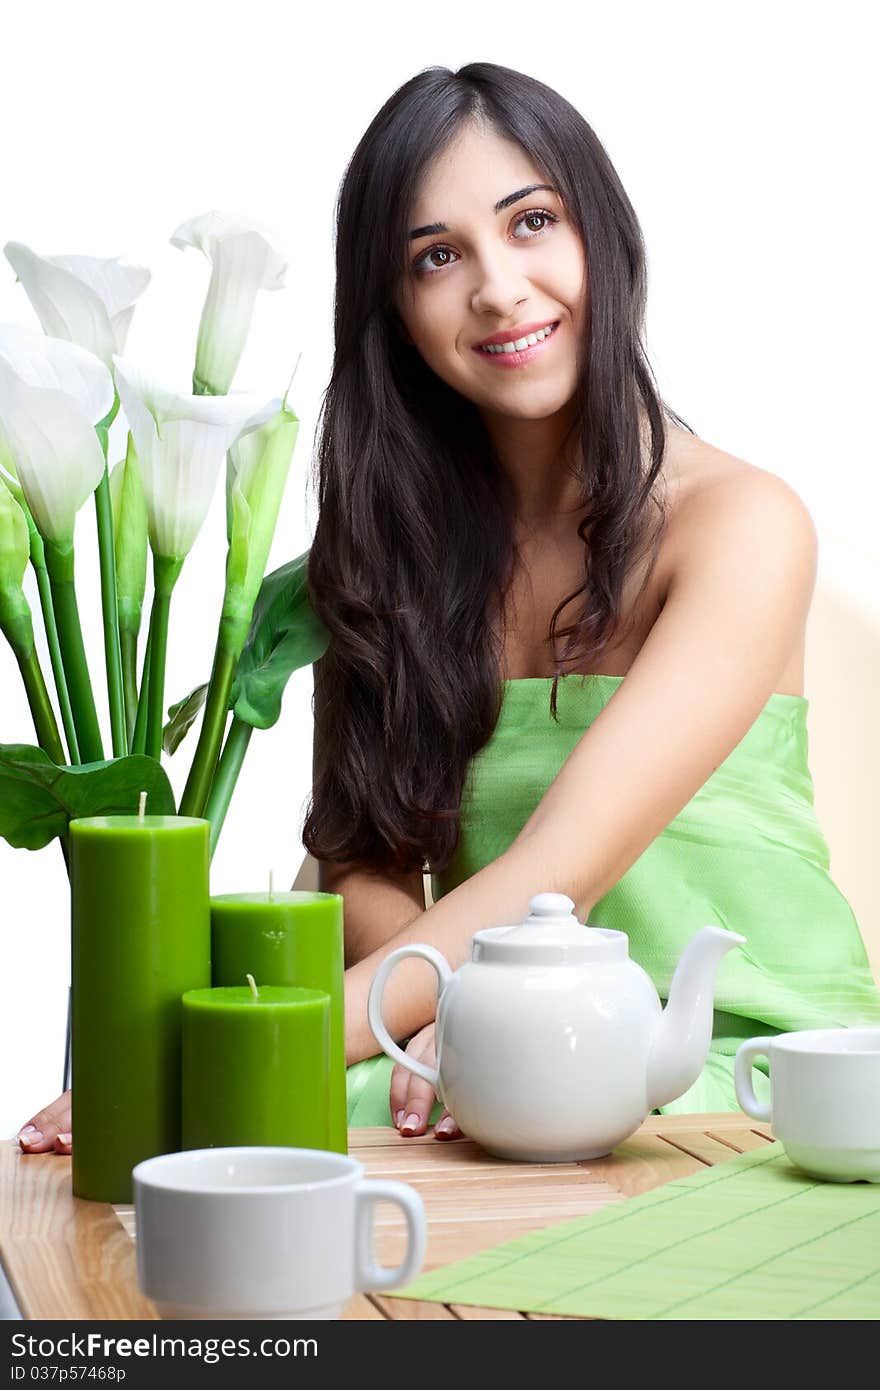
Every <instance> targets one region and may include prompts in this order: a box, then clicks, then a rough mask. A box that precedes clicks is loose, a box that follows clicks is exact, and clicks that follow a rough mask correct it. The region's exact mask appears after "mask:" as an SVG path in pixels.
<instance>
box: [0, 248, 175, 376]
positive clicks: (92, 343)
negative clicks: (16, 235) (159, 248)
mask: <svg viewBox="0 0 880 1390" xmlns="http://www.w3.org/2000/svg"><path fill="white" fill-rule="evenodd" d="M3 249H4V252H5V255H6V259H7V260H8V261H9V264H10V265H11V266H12V268H13V270H14V271H15V273H16V275H17V276H18V279H19V280H20V281H21V283H22V285H23V286H24V290H25V293H26V294H27V297H28V299H29V300H30V301H31V304H32V305H33V307H34V309H35V311H36V314H37V317H38V319H39V320H40V323H41V324H42V325H43V329H44V331H45V332H46V333H47V334H48V335H49V336H50V337H52V338H66V339H67V341H68V342H71V343H78V344H79V346H80V347H84V348H87V349H88V350H89V352H92V353H94V354H95V356H96V357H99V358H100V359H101V361H102V362H103V363H104V364H105V365H106V366H107V367H112V359H113V353H114V352H120V353H121V352H123V351H124V349H125V340H126V338H127V336H128V330H129V327H130V326H131V320H132V315H133V314H134V304H135V300H136V299H138V298H139V297H140V295H142V294H143V292H144V290H145V289H146V288H147V285H148V284H149V283H150V272H149V270H148V269H147V268H146V266H134V265H133V266H126V265H122V264H121V260H120V257H119V256H113V257H99V256H38V255H37V253H36V252H35V251H32V250H31V249H30V247H29V246H25V245H24V243H23V242H21V241H8V242H7V243H6V246H5V247H4V248H3Z"/></svg>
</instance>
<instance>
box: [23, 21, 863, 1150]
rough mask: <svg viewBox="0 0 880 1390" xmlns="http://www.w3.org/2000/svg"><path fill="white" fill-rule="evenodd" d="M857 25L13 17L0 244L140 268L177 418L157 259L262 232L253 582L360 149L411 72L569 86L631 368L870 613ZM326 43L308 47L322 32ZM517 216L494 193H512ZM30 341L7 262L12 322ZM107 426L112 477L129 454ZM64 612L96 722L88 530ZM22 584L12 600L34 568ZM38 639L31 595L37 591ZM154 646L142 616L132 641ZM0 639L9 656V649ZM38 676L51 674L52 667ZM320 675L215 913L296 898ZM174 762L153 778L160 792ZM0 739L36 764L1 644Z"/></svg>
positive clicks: (178, 668) (31, 1073) (50, 902)
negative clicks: (629, 241)
mask: <svg viewBox="0 0 880 1390" xmlns="http://www.w3.org/2000/svg"><path fill="white" fill-rule="evenodd" d="M871 10H872V7H871V6H870V5H867V4H862V3H837V4H835V5H834V6H833V7H832V6H831V5H830V4H828V5H815V4H798V3H767V0H762V2H761V3H754V2H753V0H749V2H748V3H744V0H739V2H738V3H737V4H719V3H713V4H710V5H707V4H705V3H675V2H674V0H663V3H660V4H655V3H635V2H634V0H617V3H615V4H614V5H608V4H607V3H606V0H602V3H593V2H592V0H580V3H578V4H576V5H574V4H568V5H562V4H556V5H554V6H553V7H552V8H550V9H548V8H547V7H546V6H540V5H535V4H533V3H529V4H519V3H497V2H496V0H493V3H476V4H474V3H471V4H469V5H466V6H461V5H436V4H433V5H421V4H418V3H416V2H415V0H413V2H412V3H407V4H393V3H382V2H381V0H380V2H379V3H375V0H374V3H372V4H370V5H368V6H357V7H356V6H346V7H345V8H344V9H339V8H337V7H335V6H334V7H331V6H329V5H328V6H316V7H314V8H313V11H312V15H311V16H310V15H309V12H308V9H307V10H306V11H305V15H304V13H303V8H302V7H294V6H292V5H287V6H279V5H278V4H277V3H275V0H271V3H270V0H249V3H248V4H246V5H224V4H220V3H216V0H215V3H213V4H188V3H185V0H176V2H175V3H173V4H172V3H167V0H153V2H152V3H151V4H150V5H147V4H145V3H143V0H142V2H141V3H140V4H135V5H128V6H120V5H119V4H110V3H106V4H105V3H97V0H81V3H80V4H78V5H76V6H70V5H68V4H66V3H65V4H59V3H49V4H47V3H44V4H42V5H40V6H39V7H38V8H37V9H30V10H28V9H27V7H25V6H12V7H7V9H6V12H5V14H4V20H3V34H2V46H3V53H4V62H3V79H2V83H0V129H2V131H3V146H4V155H3V164H2V171H0V246H2V245H3V244H5V242H6V241H8V240H16V241H24V242H25V243H27V244H28V245H29V246H31V247H33V249H34V250H36V251H38V252H39V253H41V254H46V255H51V254H60V253H71V252H78V253H88V254H94V255H123V256H124V257H125V258H126V259H127V260H129V261H132V262H135V263H138V264H144V265H148V266H149V267H150V268H151V270H152V273H153V280H152V283H151V285H150V287H149V289H148V291H147V292H146V294H145V296H144V297H143V298H142V299H141V301H140V302H139V305H138V308H137V309H136V312H135V316H134V322H133V326H132V328H131V331H130V334H129V338H128V343H127V349H126V351H127V354H128V355H129V356H131V357H133V358H135V359H137V360H139V361H142V362H144V363H145V364H149V365H151V366H154V367H158V368H160V369H161V371H162V372H163V374H164V375H165V376H166V377H167V379H168V380H169V382H175V381H176V382H177V383H179V384H180V385H181V386H182V387H183V388H184V389H188V381H189V377H190V374H191V371H192V365H193V359H194V348H195V337H196V329H197V325H198V319H199V314H200V312H201V305H202V300H203V296H204V292H205V288H206V286H207V281H208V273H209V270H208V263H207V261H205V260H204V258H203V257H202V256H201V255H200V254H199V253H198V252H196V251H194V250H188V251H186V252H181V251H178V250H175V249H174V248H173V247H171V246H170V245H169V242H168V238H169V237H170V235H171V233H172V232H173V231H174V229H175V227H176V226H177V225H178V224H179V223H180V222H182V221H183V220H185V219H187V218H189V217H192V216H194V215H195V214H197V213H201V212H204V211H207V210H208V209H210V208H214V207H217V208H230V209H238V210H241V211H243V212H247V213H250V214H252V215H253V216H255V217H256V218H258V219H261V220H264V221H266V222H268V223H271V224H273V225H275V226H276V227H277V228H278V230H279V232H280V234H281V236H282V238H283V241H284V244H285V245H286V247H287V249H288V251H289V259H290V268H289V272H288V276H287V282H288V288H287V289H286V290H285V291H281V292H279V293H275V294H262V295H261V296H260V298H259V301H258V304H257V310H256V314H255V318H254V323H253V328H252V332H251V336H250V340H249V343H248V347H247V350H246V353H245V356H244V358H243V360H242V363H241V366H240V368H239V371H238V374H237V376H236V379H235V382H234V388H235V389H237V390H238V389H242V390H259V391H265V393H266V395H267V397H268V396H271V395H274V394H279V395H280V394H283V391H284V387H285V386H286V384H287V381H288V379H289V377H290V373H291V370H292V368H293V364H294V362H295V361H296V357H297V354H298V353H299V352H300V351H301V352H302V354H303V355H302V361H301V364H300V367H299V371H298V374H297V379H296V383H295V389H294V391H293V392H292V394H291V403H292V405H293V407H294V409H295V410H296V411H297V413H298V414H299V416H300V418H301V422H302V423H301V426H300V435H299V441H298V444H297V450H296V454H295V456H294V467H293V470H292V474H291V479H290V483H289V485H288V492H287V495H286V498H285V504H284V507H283V511H282V515H281V518H280V521H279V526H278V530H277V533H276V538H275V543H274V547H273V551H272V554H271V557H270V562H269V568H270V569H271V568H275V567H276V566H277V565H279V564H282V563H283V562H284V561H285V560H287V559H289V558H291V557H292V556H294V555H298V554H300V553H301V552H302V551H303V550H304V549H305V548H306V547H307V546H308V544H309V542H310V538H311V535H312V533H313V530H314V515H315V510H314V498H313V497H312V496H311V494H310V493H309V491H308V487H307V477H308V471H309V467H310V464H311V459H312V446H313V439H314V429H315V422H316V417H317V411H318V407H319V404H320V399H321V394H322V392H323V390H324V388H325V385H326V382H327V379H328V375H329V370H330V364H331V355H332V342H331V328H332V299H333V247H332V232H333V205H334V200H335V196H336V192H337V188H338V185H339V181H340V179H341V178H342V175H343V172H344V169H345V165H346V162H347V160H348V159H349V157H350V155H351V153H352V151H353V150H354V147H355V145H356V143H357V141H358V140H359V138H360V136H361V135H362V133H363V131H364V129H365V128H366V126H367V125H368V123H369V121H370V120H371V119H372V117H373V116H374V114H375V113H376V111H377V110H378V109H379V107H380V106H381V105H382V104H383V102H384V101H385V100H386V99H387V98H388V97H389V96H390V94H391V93H392V92H393V91H394V89H395V88H396V87H398V86H399V85H400V84H401V83H403V82H404V81H406V80H407V79H408V78H410V77H411V76H413V75H414V74H415V73H417V72H418V71H420V70H421V69H423V68H426V67H429V66H432V65H438V64H439V65H443V66H447V67H451V68H453V69H455V68H458V67H460V66H462V65H463V64H465V63H467V62H471V61H475V60H481V61H491V62H497V63H501V64H504V65H506V66H509V67H513V68H518V69H520V70H522V71H524V72H526V73H529V74H530V75H532V76H534V77H537V78H540V79H541V80H542V81H544V82H546V83H549V84H550V85H551V86H553V87H555V88H557V89H558V90H559V91H560V92H561V93H562V94H563V95H564V96H566V97H567V98H568V100H569V101H571V102H572V103H573V104H574V105H575V106H577V108H578V109H579V110H580V111H581V112H582V113H583V115H584V116H585V117H586V119H587V120H588V121H589V123H590V124H591V125H592V126H593V129H594V130H595V131H596V133H597V135H598V136H599V138H600V139H601V140H602V142H603V143H604V145H605V147H606V149H607V151H608V153H609V155H610V157H611V160H612V162H613V163H614V165H615V166H616V168H617V170H618V173H619V174H620V177H621V179H622V181H623V184H624V187H625V188H626V189H627V192H628V194H629V196H630V198H631V200H632V202H633V204H634V206H635V209H636V212H637V214H638V216H639V219H640V221H641V224H642V228H643V231H644V234H645V239H646V243H647V247H648V261H649V277H650V278H649V313H648V350H649V355H650V358H651V361H652V364H653V366H654V370H655V373H656V375H657V379H658V382H659V386H660V389H661V392H662V394H663V395H664V396H665V398H666V399H667V400H668V401H669V403H670V404H671V405H672V406H673V407H674V408H675V409H677V410H678V411H679V413H680V414H682V415H683V416H684V418H685V419H686V420H687V421H688V422H689V423H690V424H691V425H692V426H693V428H694V429H695V430H696V431H697V433H698V434H699V435H701V436H702V437H703V438H704V439H706V440H708V441H709V442H711V443H713V444H715V445H717V446H719V447H720V448H723V449H726V450H728V451H729V452H731V453H734V454H737V455H739V456H740V457H742V458H745V459H747V460H749V461H750V462H752V463H754V464H757V465H759V466H761V467H763V468H767V469H770V470H772V471H774V472H776V473H778V474H780V475H781V476H783V477H784V478H786V479H787V480H788V481H789V482H790V483H791V484H792V485H793V486H794V487H795V488H796V489H797V491H798V492H799V493H800V495H801V496H802V497H803V498H804V500H805V501H806V503H807V505H808V506H809V508H810V510H811V512H812V514H813V516H814V518H815V520H816V522H817V525H818V526H819V528H820V537H821V541H822V550H821V556H820V578H821V576H822V575H824V576H825V577H826V578H830V579H832V580H833V581H834V583H835V584H837V585H838V586H839V587H840V588H841V589H843V590H846V591H847V592H848V593H849V594H850V596H851V597H852V598H853V600H854V601H857V602H858V603H861V604H864V605H866V606H872V605H873V606H876V604H877V603H878V596H877V593H876V591H875V590H874V589H873V588H872V585H871V576H872V575H876V573H877V571H876V559H877V548H876V545H877V543H876V529H875V528H876V513H875V505H876V502H877V488H876V469H877V463H878V451H877V445H876V429H875V412H876V368H877V355H876V351H875V342H876V332H877V322H878V293H877V255H876V252H877V246H876V230H877V224H876V206H875V200H876V196H877V191H876V177H875V173H876V150H877V135H878V130H877V124H878V123H877V103H876V97H874V96H872V95H871V93H872V92H874V91H875V90H876V50H875V49H874V46H873V42H872V41H871V40H870V39H869V33H868V26H869V21H870V15H871ZM315 13H317V14H318V15H319V17H318V18H315V17H314V14H315ZM505 191H506V190H504V189H502V190H501V192H502V193H503V192H505ZM6 320H17V321H20V322H24V323H36V322H37V320H36V318H35V316H34V315H33V312H32V310H31V308H30V305H29V303H28V301H27V298H26V296H25V294H24V292H23V290H22V288H21V286H19V285H16V284H15V282H14V275H13V273H12V271H11V268H10V267H9V265H8V262H6V261H5V258H4V259H2V261H0V321H6ZM123 446H124V436H123V435H122V424H121V421H120V422H119V425H118V427H114V433H113V435H112V436H111V453H110V462H111V464H112V463H114V462H115V461H116V460H117V458H119V457H121V454H122V451H123ZM76 542H77V586H78V594H79V599H80V606H81V610H82V613H83V615H84V618H85V625H86V627H87V647H88V653H89V658H90V664H91V669H92V679H93V684H94V686H95V689H96V696H97V699H98V703H99V708H100V712H101V716H102V726H103V729H104V732H105V744H106V745H107V746H109V733H108V726H107V719H106V692H105V685H104V673H103V672H104V668H103V650H102V639H101V622H100V607H99V587H98V570H97V560H96V541H95V526H94V508H93V506H92V505H91V504H88V505H87V506H86V507H85V508H84V509H83V511H82V512H81V513H80V517H79V522H78V529H77V536H76ZM224 554H225V533H224V513H223V499H222V489H221V488H220V487H218V492H217V495H216V497H215V502H214V506H213V509H212V512H211V515H210V517H209V519H208V522H207V524H206V526H205V528H204V530H203V532H202V534H201V535H200V537H199V539H198V541H197V542H196V546H195V548H194V550H193V552H192V554H191V556H190V558H189V559H188V560H187V563H186V565H185V567H184V570H183V574H182V576H181V579H180V581H179V583H178V586H177V590H176V592H175V596H174V600H173V603H172V609H171V633H170V642H169V653H168V679H167V687H166V694H167V700H168V702H170V701H172V700H173V699H176V698H178V697H179V696H181V695H183V694H185V693H186V692H187V691H189V690H190V689H191V688H192V687H193V686H194V685H196V684H198V683H199V682H201V681H203V680H205V679H206V678H207V675H208V672H209V669H210V662H211V655H212V651H213V644H214V637H215V632H216V620H217V615H218V606H219V602H220V597H221V592H222V575H223V562H224ZM29 575H30V571H29ZM29 592H30V595H31V598H32V603H33V606H34V608H35V611H38V603H37V599H36V593H35V590H34V588H33V585H31V588H30V590H29ZM145 626H146V615H145ZM0 641H2V639H0ZM40 651H41V657H42V659H43V662H44V669H45V671H46V673H47V675H48V674H49V669H50V668H49V663H48V657H47V655H46V649H45V645H42V646H41V648H40ZM310 702H311V671H310V669H307V670H304V671H302V672H299V673H298V674H297V676H295V677H294V678H293V680H292V681H291V683H290V685H289V686H288V690H287V695H286V699H285V705H284V710H283V714H282V718H281V720H280V722H279V724H278V725H277V726H276V727H275V729H273V730H272V731H270V732H257V733H256V734H255V735H254V738H253V740H252V743H251V748H250V751H249V754H248V758H247V761H246V763H245V768H244V772H243V774H242V777H241V781H240V783H239V787H238V790H237V792H236V797H235V800H234V802H233V806H232V809H231V811H230V814H229V817H228V820H227V823H226V825H225V827H224V830H223V836H222V839H221V842H220V848H219V850H218V852H217V855H216V858H215V860H214V864H213V867H212V889H213V890H214V891H215V892H223V891H233V890H243V889H252V888H261V887H263V886H264V885H265V884H267V881H268V874H269V870H270V869H273V870H274V876H275V882H276V884H279V885H281V884H283V885H284V886H289V884H290V883H291V881H292V880H293V878H294V876H295V874H296V871H297V869H298V867H299V864H300V862H301V860H302V857H303V850H302V846H301V842H300V831H301V826H302V820H303V817H304V813H305V802H306V798H307V796H308V791H309V782H310V770H311V703H310ZM192 739H193V736H192V734H191V735H190V739H189V740H188V741H187V742H185V743H184V744H183V746H182V747H181V749H180V750H179V751H178V753H177V754H176V756H175V757H174V758H173V759H170V760H166V762H167V767H168V771H169V775H170V776H171V779H172V782H173V785H174V787H175V791H176V792H177V794H178V795H179V793H180V791H181V790H182V787H183V782H184V781H185V777H186V772H187V770H188V766H189V758H190V756H191V749H192V746H193V743H192ZM0 741H3V742H9V743H11V742H32V741H33V731H32V727H31V723H30V718H29V714H28V709H27V705H26V702H25V699H24V695H23V692H22V689H21V685H20V680H19V676H18V671H17V667H16V665H15V662H14V660H13V658H12V655H11V653H10V651H9V649H8V647H6V645H5V643H4V644H3V645H2V647H0ZM66 887H67V881H66V876H65V873H64V868H63V863H62V859H61V854H60V852H59V849H58V846H57V845H55V844H53V845H50V846H48V847H47V848H46V849H45V850H42V851H40V852H39V853H29V852H27V851H25V850H13V849H12V848H10V847H9V846H8V845H7V844H6V843H5V842H0V1059H2V1061H0V1067H2V1081H0V1133H7V1132H8V1133H13V1132H15V1131H16V1130H17V1129H18V1127H19V1126H20V1124H22V1123H23V1122H24V1121H25V1120H26V1119H27V1118H28V1117H29V1116H30V1114H31V1113H32V1111H33V1110H34V1109H36V1108H38V1107H39V1106H41V1105H43V1104H45V1103H47V1102H48V1101H49V1100H50V1099H52V1098H54V1096H55V1095H56V1094H57V1092H58V1090H59V1086H60V1081H61V1067H62V1058H63V1037H64V1022H65V1011H66V1002H67V983H68V967H69V947H68V930H69V925H68V903H67V893H66Z"/></svg>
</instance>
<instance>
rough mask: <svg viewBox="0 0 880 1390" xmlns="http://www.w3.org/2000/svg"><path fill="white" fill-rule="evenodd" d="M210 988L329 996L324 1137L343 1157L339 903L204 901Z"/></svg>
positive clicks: (309, 896)
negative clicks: (274, 988) (253, 987)
mask: <svg viewBox="0 0 880 1390" xmlns="http://www.w3.org/2000/svg"><path fill="white" fill-rule="evenodd" d="M211 960H212V975H213V981H214V984H215V985H240V984H241V982H242V981H243V980H244V979H245V978H246V976H247V975H248V974H251V975H253V976H254V978H255V980H256V981H257V983H258V985H259V984H260V983H261V982H264V983H265V984H267V985H299V986H302V987H304V988H306V989H319V990H325V991H326V993H327V994H329V995H330V1101H329V1103H330V1134H329V1142H328V1145H327V1147H328V1148H329V1149H333V1150H334V1151H335V1152H337V1153H348V1129H347V1121H346V1107H345V1003H344V996H343V972H344V964H343V945H342V896H341V894H339V893H305V892H294V891H291V892H280V893H272V892H269V893H221V894H220V895H219V896H216V895H215V896H214V897H213V898H212V899H211Z"/></svg>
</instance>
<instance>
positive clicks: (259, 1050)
mask: <svg viewBox="0 0 880 1390" xmlns="http://www.w3.org/2000/svg"><path fill="white" fill-rule="evenodd" d="M329 1074H330V996H329V995H328V994H326V993H325V992H324V991H323V990H316V989H295V988H291V987H289V986H283V985H255V986H254V987H253V988H251V987H249V986H247V985H244V986H242V987H237V986H231V987H226V988H221V989H190V990H187V992H186V994H184V996H183V1069H182V1078H183V1147H184V1148H185V1149H209V1148H224V1147H226V1146H227V1145H240V1144H283V1145H289V1146H290V1147H292V1148H301V1149H326V1148H327V1147H328V1144H327V1139H328V1113H329V1110H328V1087H327V1082H328V1078H329Z"/></svg>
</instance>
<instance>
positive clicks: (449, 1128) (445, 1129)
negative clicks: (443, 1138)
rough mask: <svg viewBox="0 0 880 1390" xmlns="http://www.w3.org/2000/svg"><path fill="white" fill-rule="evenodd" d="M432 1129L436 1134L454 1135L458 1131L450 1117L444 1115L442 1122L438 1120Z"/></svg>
mask: <svg viewBox="0 0 880 1390" xmlns="http://www.w3.org/2000/svg"><path fill="white" fill-rule="evenodd" d="M434 1129H435V1131H436V1133H437V1134H454V1133H455V1131H456V1130H457V1129H458V1125H457V1124H456V1123H455V1121H454V1120H453V1118H452V1116H451V1115H444V1116H443V1119H442V1120H438V1121H437V1123H436V1125H435V1126H434Z"/></svg>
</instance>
